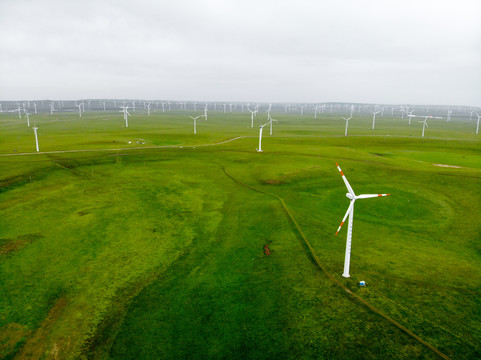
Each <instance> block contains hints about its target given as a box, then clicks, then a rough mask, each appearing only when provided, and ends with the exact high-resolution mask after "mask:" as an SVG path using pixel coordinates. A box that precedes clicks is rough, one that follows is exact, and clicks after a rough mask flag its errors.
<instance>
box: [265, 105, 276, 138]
mask: <svg viewBox="0 0 481 360" xmlns="http://www.w3.org/2000/svg"><path fill="white" fill-rule="evenodd" d="M267 119H268V120H269V125H270V133H269V134H270V135H272V122H273V121H275V122H277V120H275V119H273V118H272V117H271V113H270V111H269V112H268V113H267Z"/></svg>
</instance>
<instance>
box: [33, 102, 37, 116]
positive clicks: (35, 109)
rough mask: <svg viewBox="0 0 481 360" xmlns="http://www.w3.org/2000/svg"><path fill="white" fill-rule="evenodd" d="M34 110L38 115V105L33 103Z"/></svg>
mask: <svg viewBox="0 0 481 360" xmlns="http://www.w3.org/2000/svg"><path fill="white" fill-rule="evenodd" d="M33 110H34V111H35V114H36V113H37V104H36V103H33Z"/></svg>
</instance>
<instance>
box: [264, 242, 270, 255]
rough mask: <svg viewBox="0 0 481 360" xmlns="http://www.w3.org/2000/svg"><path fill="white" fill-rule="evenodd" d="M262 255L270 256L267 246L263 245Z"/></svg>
mask: <svg viewBox="0 0 481 360" xmlns="http://www.w3.org/2000/svg"><path fill="white" fill-rule="evenodd" d="M264 254H265V255H266V256H269V255H270V254H271V250H270V249H269V244H265V245H264Z"/></svg>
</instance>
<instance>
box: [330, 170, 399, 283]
mask: <svg viewBox="0 0 481 360" xmlns="http://www.w3.org/2000/svg"><path fill="white" fill-rule="evenodd" d="M336 166H337V169H338V170H339V172H340V173H341V176H342V180H344V184H346V187H347V190H348V191H349V192H348V193H347V194H346V197H347V198H348V199H349V200H351V202H350V204H349V207H348V208H347V211H346V215H344V218H343V219H342V221H341V225H340V226H339V228H338V229H337V232H336V236H337V234H338V233H339V231H340V230H341V227H342V225H343V224H344V221H346V218H347V217H348V216H349V224H348V228H347V240H346V253H345V256H344V272H343V273H342V276H344V277H345V278H348V277H350V275H349V265H350V262H351V241H352V223H353V218H354V203H355V202H356V200H357V199H368V198H374V197H380V196H389V195H391V194H363V195H356V194H355V193H354V190H353V189H352V187H351V185H349V182H348V181H347V179H346V176H344V173H343V172H342V170H341V168H340V167H339V165H338V164H337V163H336Z"/></svg>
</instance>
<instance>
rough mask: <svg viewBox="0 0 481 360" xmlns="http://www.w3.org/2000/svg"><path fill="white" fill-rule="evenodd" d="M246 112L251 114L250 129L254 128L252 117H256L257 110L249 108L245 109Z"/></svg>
mask: <svg viewBox="0 0 481 360" xmlns="http://www.w3.org/2000/svg"><path fill="white" fill-rule="evenodd" d="M247 110H249V111H250V113H251V128H253V127H254V116H257V110H251V109H250V108H247Z"/></svg>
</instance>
